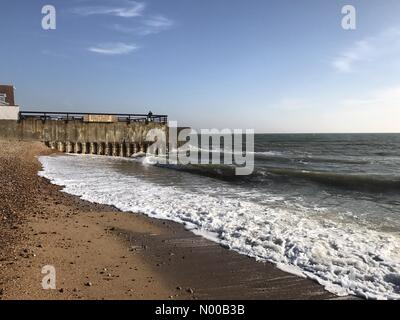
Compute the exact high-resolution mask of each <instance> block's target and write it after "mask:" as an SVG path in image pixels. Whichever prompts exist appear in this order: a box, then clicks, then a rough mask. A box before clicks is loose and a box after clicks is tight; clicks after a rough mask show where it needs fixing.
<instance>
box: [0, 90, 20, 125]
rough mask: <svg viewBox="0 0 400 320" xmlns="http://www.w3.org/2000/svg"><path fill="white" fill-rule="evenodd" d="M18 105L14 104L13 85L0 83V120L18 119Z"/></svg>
mask: <svg viewBox="0 0 400 320" xmlns="http://www.w3.org/2000/svg"><path fill="white" fill-rule="evenodd" d="M18 117H19V107H18V106H16V105H15V100H14V87H13V86H3V85H0V120H18Z"/></svg>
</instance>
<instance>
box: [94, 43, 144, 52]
mask: <svg viewBox="0 0 400 320" xmlns="http://www.w3.org/2000/svg"><path fill="white" fill-rule="evenodd" d="M138 48H139V47H138V46H136V45H134V44H126V43H121V42H118V43H105V44H100V45H97V46H95V47H90V48H88V50H89V51H90V52H94V53H98V54H104V55H121V54H128V53H131V52H133V51H135V50H137V49H138Z"/></svg>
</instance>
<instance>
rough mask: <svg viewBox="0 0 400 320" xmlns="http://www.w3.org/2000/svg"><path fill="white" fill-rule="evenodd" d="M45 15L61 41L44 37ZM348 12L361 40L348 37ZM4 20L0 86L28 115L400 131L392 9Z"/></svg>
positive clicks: (131, 7)
mask: <svg viewBox="0 0 400 320" xmlns="http://www.w3.org/2000/svg"><path fill="white" fill-rule="evenodd" d="M47 4H50V5H54V6H55V8H56V10H57V29H56V30H50V31H45V30H43V29H42V28H41V20H42V17H43V15H42V14H41V10H42V7H43V6H44V5H47ZM345 4H352V5H354V6H355V8H356V10H357V29H356V30H350V31H346V30H344V29H343V28H342V27H341V19H342V17H343V15H342V14H341V8H342V6H343V5H345ZM1 16H2V18H1V19H0V28H1V30H3V31H2V35H1V42H0V46H1V50H0V83H12V84H14V85H15V86H16V88H17V91H16V95H17V102H18V103H19V104H20V105H21V106H22V108H23V109H24V110H59V111H63V110H68V111H79V112H85V111H92V112H96V111H97V112H123V113H125V112H132V113H141V112H147V111H148V110H150V109H151V110H152V111H153V112H154V113H163V114H164V113H165V114H168V115H170V119H172V120H177V121H179V123H180V124H181V125H190V126H193V127H196V128H213V127H217V128H225V127H227V128H253V129H255V130H256V131H257V132H400V121H399V119H400V76H399V74H400V20H399V17H400V2H399V1H397V0H380V1H371V0H362V1H360V0H358V1H356V0H347V1H333V0H302V1H299V0H274V1H272V0H248V1H244V0H201V1H200V0H196V1H195V0H149V1H146V0H144V1H136V2H135V1H129V0H93V1H92V0H71V1H61V0H46V1H37V0H30V1H27V0H15V1H7V2H6V1H3V3H2V13H1ZM4 30H6V31H4Z"/></svg>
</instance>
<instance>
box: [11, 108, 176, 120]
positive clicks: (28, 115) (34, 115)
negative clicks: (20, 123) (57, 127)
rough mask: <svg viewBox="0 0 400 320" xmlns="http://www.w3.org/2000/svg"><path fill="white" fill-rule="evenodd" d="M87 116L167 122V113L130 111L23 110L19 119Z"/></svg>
mask: <svg viewBox="0 0 400 320" xmlns="http://www.w3.org/2000/svg"><path fill="white" fill-rule="evenodd" d="M86 116H112V117H115V119H116V121H118V122H157V123H167V122H168V116H167V115H159V114H150V113H149V114H129V113H92V112H85V113H80V112H41V111H21V112H20V113H19V120H24V119H32V118H34V119H41V120H43V121H46V120H59V121H73V120H80V121H84V119H85V117H86Z"/></svg>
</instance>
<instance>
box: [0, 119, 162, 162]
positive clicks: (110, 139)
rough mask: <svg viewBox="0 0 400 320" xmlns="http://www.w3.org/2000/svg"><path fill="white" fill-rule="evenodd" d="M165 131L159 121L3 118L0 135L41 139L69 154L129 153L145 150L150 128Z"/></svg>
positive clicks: (21, 138)
mask: <svg viewBox="0 0 400 320" xmlns="http://www.w3.org/2000/svg"><path fill="white" fill-rule="evenodd" d="M156 128H157V129H161V130H165V131H166V128H167V125H166V124H164V123H157V122H135V121H134V122H128V121H127V122H113V123H91V122H83V121H82V120H68V121H65V120H52V119H46V120H40V119H23V120H21V121H19V122H17V121H11V120H0V138H5V139H11V140H24V141H42V142H44V143H46V145H48V146H49V147H51V148H53V149H58V150H59V151H61V152H68V153H87V154H99V155H113V156H130V155H132V154H133V153H136V152H139V151H143V152H146V150H147V147H148V145H149V144H150V143H152V142H151V141H146V135H147V133H148V132H149V130H151V129H156Z"/></svg>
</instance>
